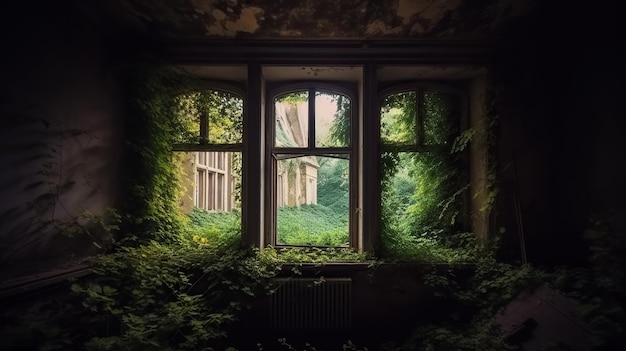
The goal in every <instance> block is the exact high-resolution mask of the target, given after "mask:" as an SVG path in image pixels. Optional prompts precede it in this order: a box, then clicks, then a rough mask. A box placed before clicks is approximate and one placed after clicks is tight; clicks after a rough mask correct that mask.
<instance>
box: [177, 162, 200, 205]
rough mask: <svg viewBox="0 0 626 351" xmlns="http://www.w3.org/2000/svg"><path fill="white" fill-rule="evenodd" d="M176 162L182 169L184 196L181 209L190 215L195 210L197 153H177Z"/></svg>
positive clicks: (182, 196) (181, 199) (181, 200)
mask: <svg viewBox="0 0 626 351" xmlns="http://www.w3.org/2000/svg"><path fill="white" fill-rule="evenodd" d="M176 154H178V157H179V158H177V159H176V161H177V162H178V165H179V167H180V172H181V173H180V176H181V178H182V179H181V180H182V181H181V187H182V191H183V194H182V195H181V197H180V200H179V201H180V209H181V210H182V211H183V213H189V212H191V210H193V208H194V194H195V192H196V179H195V177H196V169H195V164H194V158H195V152H180V153H176Z"/></svg>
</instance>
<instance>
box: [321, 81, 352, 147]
mask: <svg viewBox="0 0 626 351" xmlns="http://www.w3.org/2000/svg"><path fill="white" fill-rule="evenodd" d="M350 115H351V105H350V98H349V97H347V96H345V95H342V94H332V93H326V92H317V93H316V94H315V146H316V147H344V146H348V145H349V144H350Z"/></svg>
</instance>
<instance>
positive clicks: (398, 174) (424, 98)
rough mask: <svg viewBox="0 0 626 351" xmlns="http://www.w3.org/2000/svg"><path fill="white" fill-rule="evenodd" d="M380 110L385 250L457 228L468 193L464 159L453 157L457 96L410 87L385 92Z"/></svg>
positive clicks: (458, 109) (457, 125)
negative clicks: (414, 239) (464, 191)
mask: <svg viewBox="0 0 626 351" xmlns="http://www.w3.org/2000/svg"><path fill="white" fill-rule="evenodd" d="M380 106H381V109H380V111H381V112H380V142H381V150H380V151H381V168H382V173H383V176H382V179H381V215H382V231H383V233H382V234H383V235H384V236H386V237H387V240H386V241H387V243H388V245H394V244H395V243H397V242H399V241H401V240H402V239H403V238H416V237H430V238H433V237H437V236H438V235H439V234H440V233H442V232H443V231H445V230H447V229H449V228H453V227H458V226H459V224H460V223H461V222H462V221H461V220H460V219H461V216H462V214H463V196H462V193H463V190H464V189H466V188H467V178H466V174H465V172H464V171H463V170H464V169H465V167H464V165H463V162H464V155H463V153H458V152H451V151H452V145H453V143H454V140H455V138H456V137H457V136H458V135H459V131H460V126H461V120H462V118H461V117H462V111H463V109H462V99H461V97H460V95H459V94H458V93H455V92H454V91H451V90H446V89H442V88H435V87H430V86H422V85H419V84H414V85H408V86H402V87H397V88H393V89H388V90H386V91H384V93H383V94H382V97H381V103H380ZM384 241H385V240H383V242H384Z"/></svg>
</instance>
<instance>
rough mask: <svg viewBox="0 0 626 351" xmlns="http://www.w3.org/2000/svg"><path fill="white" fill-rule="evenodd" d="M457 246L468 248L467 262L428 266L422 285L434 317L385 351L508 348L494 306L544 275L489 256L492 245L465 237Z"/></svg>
mask: <svg viewBox="0 0 626 351" xmlns="http://www.w3.org/2000/svg"><path fill="white" fill-rule="evenodd" d="M461 241H463V243H462V244H460V245H461V246H465V249H466V250H467V251H468V252H473V253H474V255H473V257H474V259H473V263H472V264H471V265H466V266H460V267H457V268H454V267H450V266H448V267H447V268H446V267H445V266H432V268H431V270H430V271H427V272H426V273H425V275H424V283H425V284H426V285H427V286H428V287H430V288H431V289H432V291H433V294H434V295H435V297H436V301H435V302H433V303H434V304H435V305H436V308H437V311H438V315H439V316H440V318H439V319H437V318H434V320H430V321H429V322H428V323H426V324H421V325H418V326H416V328H415V329H414V330H413V332H412V333H411V334H410V335H409V336H408V337H407V338H406V340H404V341H402V342H393V343H387V344H386V345H385V349H386V350H467V351H473V350H488V351H489V350H493V351H501V350H512V349H516V348H514V347H512V346H510V345H507V344H506V343H505V342H504V340H503V336H502V332H501V330H500V327H499V326H498V325H497V324H496V322H495V316H496V314H497V312H498V310H499V309H500V308H502V307H504V306H505V305H506V303H508V302H509V301H510V300H511V299H513V298H514V297H515V296H517V295H518V294H519V293H520V292H521V291H522V290H524V289H525V288H527V287H529V286H533V285H535V284H539V283H541V282H542V281H545V280H546V279H547V276H546V275H545V273H544V272H542V271H541V270H538V269H535V268H533V267H531V266H529V265H523V266H516V265H512V264H508V263H504V262H500V261H498V260H496V258H495V248H492V249H491V250H488V251H484V250H482V249H479V248H478V245H477V243H476V242H475V239H473V238H471V237H469V236H465V237H464V238H462V239H461Z"/></svg>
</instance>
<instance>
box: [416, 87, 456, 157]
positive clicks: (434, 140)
mask: <svg viewBox="0 0 626 351" xmlns="http://www.w3.org/2000/svg"><path fill="white" fill-rule="evenodd" d="M424 113H425V118H424V144H426V145H446V144H450V145H451V144H452V142H453V141H454V138H455V137H456V135H457V134H458V132H459V105H458V99H455V98H454V97H453V96H451V95H449V94H445V93H440V92H436V91H426V92H424Z"/></svg>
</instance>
